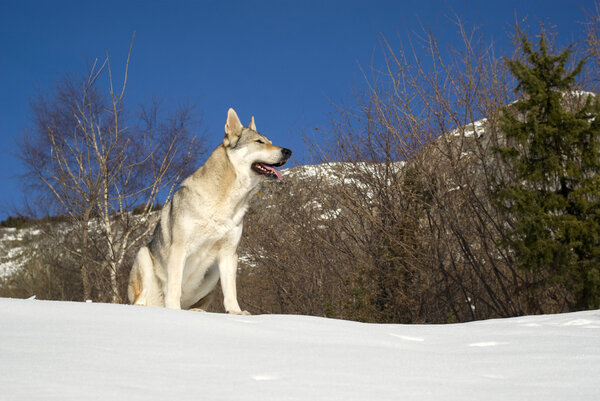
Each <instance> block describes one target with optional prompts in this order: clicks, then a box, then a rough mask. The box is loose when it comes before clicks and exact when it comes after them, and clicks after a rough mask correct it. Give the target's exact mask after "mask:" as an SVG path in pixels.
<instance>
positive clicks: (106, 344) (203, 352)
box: [0, 299, 600, 401]
mask: <svg viewBox="0 0 600 401" xmlns="http://www.w3.org/2000/svg"><path fill="white" fill-rule="evenodd" d="M599 377H600V311H588V312H579V313H569V314H563V315H545V316H528V317H520V318H513V319H499V320H488V321H479V322H473V323H466V324H453V325H373V324H362V323H356V322H348V321H340V320H331V319H323V318H316V317H307V316H281V315H259V316H230V315H225V314H211V313H198V312H187V311H173V310H167V309H159V308H148V307H132V306H125V305H108V304H91V303H88V304H86V303H71V302H51V301H38V300H15V299H0V399H2V400H117V399H120V400H345V401H346V400H392V399H393V400H399V399H403V400H461V401H464V400H526V399H527V400H532V399H533V400H598V399H600V381H599V380H598V378H599Z"/></svg>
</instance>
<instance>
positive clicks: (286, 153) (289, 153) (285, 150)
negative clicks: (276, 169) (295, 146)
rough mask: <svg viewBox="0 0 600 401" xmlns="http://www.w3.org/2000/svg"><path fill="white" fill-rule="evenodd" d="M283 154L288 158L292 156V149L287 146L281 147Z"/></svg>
mask: <svg viewBox="0 0 600 401" xmlns="http://www.w3.org/2000/svg"><path fill="white" fill-rule="evenodd" d="M281 154H282V155H283V157H285V158H286V159H289V158H290V156H291V155H292V151H291V150H289V149H286V148H283V149H281Z"/></svg>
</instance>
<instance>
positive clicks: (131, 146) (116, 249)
mask: <svg viewBox="0 0 600 401" xmlns="http://www.w3.org/2000/svg"><path fill="white" fill-rule="evenodd" d="M132 43H133V40H132ZM130 54H131V48H130V51H129V55H128V57H127V62H126V64H125V72H124V79H123V83H122V85H121V86H120V87H119V88H118V89H116V88H115V87H114V86H113V77H112V70H111V65H110V59H109V56H108V54H107V56H106V58H105V59H104V61H103V62H102V63H98V61H97V60H96V61H95V62H94V63H93V65H92V66H91V68H90V70H89V73H88V75H87V76H86V77H85V78H84V79H76V78H73V77H67V78H65V79H64V80H63V81H62V82H60V83H59V84H58V86H57V88H56V91H55V93H53V95H52V96H51V97H49V98H48V97H44V96H40V97H38V98H37V99H35V100H34V101H33V102H32V109H33V112H34V116H35V119H34V129H33V131H32V132H31V134H30V135H28V136H26V137H25V139H24V140H23V142H22V145H21V157H22V160H23V162H24V164H25V166H26V168H27V174H26V176H25V179H26V184H27V188H28V193H29V194H31V195H34V196H36V199H37V200H38V206H39V205H40V202H41V200H44V201H46V202H47V203H46V205H47V206H49V207H52V209H48V211H49V212H51V213H55V214H66V215H67V216H68V218H69V220H70V222H71V224H72V225H74V226H75V227H77V228H78V231H79V235H78V236H77V239H76V241H75V243H73V244H70V245H68V244H65V243H64V242H61V243H63V245H64V246H65V251H66V252H67V253H68V254H69V255H70V256H71V257H73V258H75V259H76V260H78V261H79V265H80V273H81V281H82V288H83V294H82V296H83V298H84V299H88V298H90V297H91V296H92V293H93V289H94V287H96V292H97V293H96V295H95V297H96V298H99V299H102V300H107V301H111V302H120V301H121V295H120V294H121V293H122V287H123V282H124V280H125V276H126V272H124V270H125V269H124V267H125V266H126V262H127V263H128V262H129V261H128V257H129V256H130V254H131V253H132V251H133V249H134V248H137V247H138V246H139V244H140V242H141V241H142V239H144V238H145V237H146V235H147V234H148V233H149V231H150V230H151V229H152V227H153V225H152V224H150V223H151V222H152V220H153V214H152V212H153V209H154V208H155V207H156V206H157V204H158V199H159V196H163V197H166V198H168V197H169V196H170V195H171V194H172V192H173V190H174V188H175V186H176V185H177V183H178V182H179V181H180V179H181V178H182V177H183V176H185V175H186V174H188V173H189V172H190V171H191V169H192V168H193V165H194V164H195V161H196V160H197V158H198V157H199V155H200V154H201V153H202V151H203V149H202V143H201V142H200V141H199V140H198V139H197V138H196V137H195V136H194V134H193V133H192V132H191V128H192V126H193V124H194V121H193V119H192V112H191V108H189V107H183V108H180V109H179V110H177V111H176V112H175V113H172V114H171V115H169V116H168V117H167V118H166V119H162V118H161V114H160V112H159V111H160V109H159V107H158V103H157V102H155V103H154V104H152V105H151V106H150V107H146V108H142V109H141V112H140V114H139V116H137V119H136V118H133V117H131V116H130V115H129V114H128V113H127V111H126V105H125V89H126V84H127V78H128V77H127V73H128V67H129V56H130ZM101 82H102V83H104V84H105V85H107V86H108V90H107V91H106V92H107V93H106V95H104V94H103V91H102V90H101V89H100V86H101ZM51 231H52V230H49V233H50V232H51ZM53 234H54V235H59V236H60V233H56V232H54V233H53ZM90 280H93V281H94V282H93V283H92V282H90Z"/></svg>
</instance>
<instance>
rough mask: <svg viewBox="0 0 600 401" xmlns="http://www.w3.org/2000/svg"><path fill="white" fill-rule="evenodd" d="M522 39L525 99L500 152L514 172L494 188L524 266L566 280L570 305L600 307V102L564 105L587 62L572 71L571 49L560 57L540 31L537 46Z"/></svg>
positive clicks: (513, 109) (517, 67)
mask: <svg viewBox="0 0 600 401" xmlns="http://www.w3.org/2000/svg"><path fill="white" fill-rule="evenodd" d="M519 36H520V41H521V46H522V50H523V53H524V56H525V58H524V60H519V59H516V60H509V61H508V65H509V68H510V71H511V72H512V73H513V75H514V76H515V77H516V79H517V81H518V85H517V88H516V89H515V91H516V92H517V93H519V94H520V97H521V100H519V101H518V102H516V103H514V104H512V105H509V106H507V107H506V108H505V109H504V112H503V115H502V120H501V130H502V132H503V133H504V134H505V136H506V146H503V147H499V148H498V149H497V152H499V154H500V156H501V157H502V159H503V160H504V162H505V163H506V167H507V172H510V173H512V179H511V180H510V182H505V183H502V184H499V186H498V188H497V191H496V192H495V194H496V196H497V198H496V200H497V201H498V204H499V205H500V206H501V207H503V208H505V210H506V211H507V213H509V215H510V216H511V217H512V220H513V221H514V224H513V225H512V228H511V229H510V232H509V233H508V236H507V238H508V240H507V245H508V246H509V247H511V249H512V250H513V251H514V254H515V257H516V258H517V261H518V263H519V265H520V266H521V267H522V268H523V269H526V270H529V271H532V272H534V273H543V274H540V276H543V277H546V278H549V279H550V280H553V281H555V282H559V283H562V284H563V285H564V286H565V288H566V289H567V290H568V291H569V292H570V293H571V295H572V299H570V300H569V304H570V307H571V308H572V309H586V308H598V307H600V119H599V118H598V116H599V115H600V105H599V102H598V101H597V99H596V98H595V97H594V96H593V95H590V96H587V99H586V100H585V104H584V105H580V106H579V107H575V108H573V107H568V106H567V102H566V101H565V99H566V98H567V97H569V96H571V95H573V87H574V83H575V78H576V76H577V74H579V73H580V72H581V70H582V68H583V65H584V62H585V60H581V61H580V62H579V63H578V64H577V65H576V67H575V68H574V69H573V70H572V71H570V72H569V71H568V70H567V68H566V65H567V63H568V61H569V59H570V57H571V56H572V50H571V48H568V49H567V50H565V51H563V52H562V53H560V54H558V55H555V54H551V53H550V52H549V49H548V44H547V41H546V38H545V36H544V35H543V34H542V35H541V37H540V40H539V45H538V49H537V50H535V49H534V48H533V46H532V44H531V43H530V42H529V40H528V39H527V37H526V36H525V35H524V34H523V33H522V32H520V31H519ZM584 96H585V95H584Z"/></svg>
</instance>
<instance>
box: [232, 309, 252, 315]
mask: <svg viewBox="0 0 600 401" xmlns="http://www.w3.org/2000/svg"><path fill="white" fill-rule="evenodd" d="M227 313H229V314H230V315H244V316H248V315H251V313H250V312H248V311H247V310H243V311H239V312H237V311H235V312H234V311H229V312H227Z"/></svg>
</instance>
